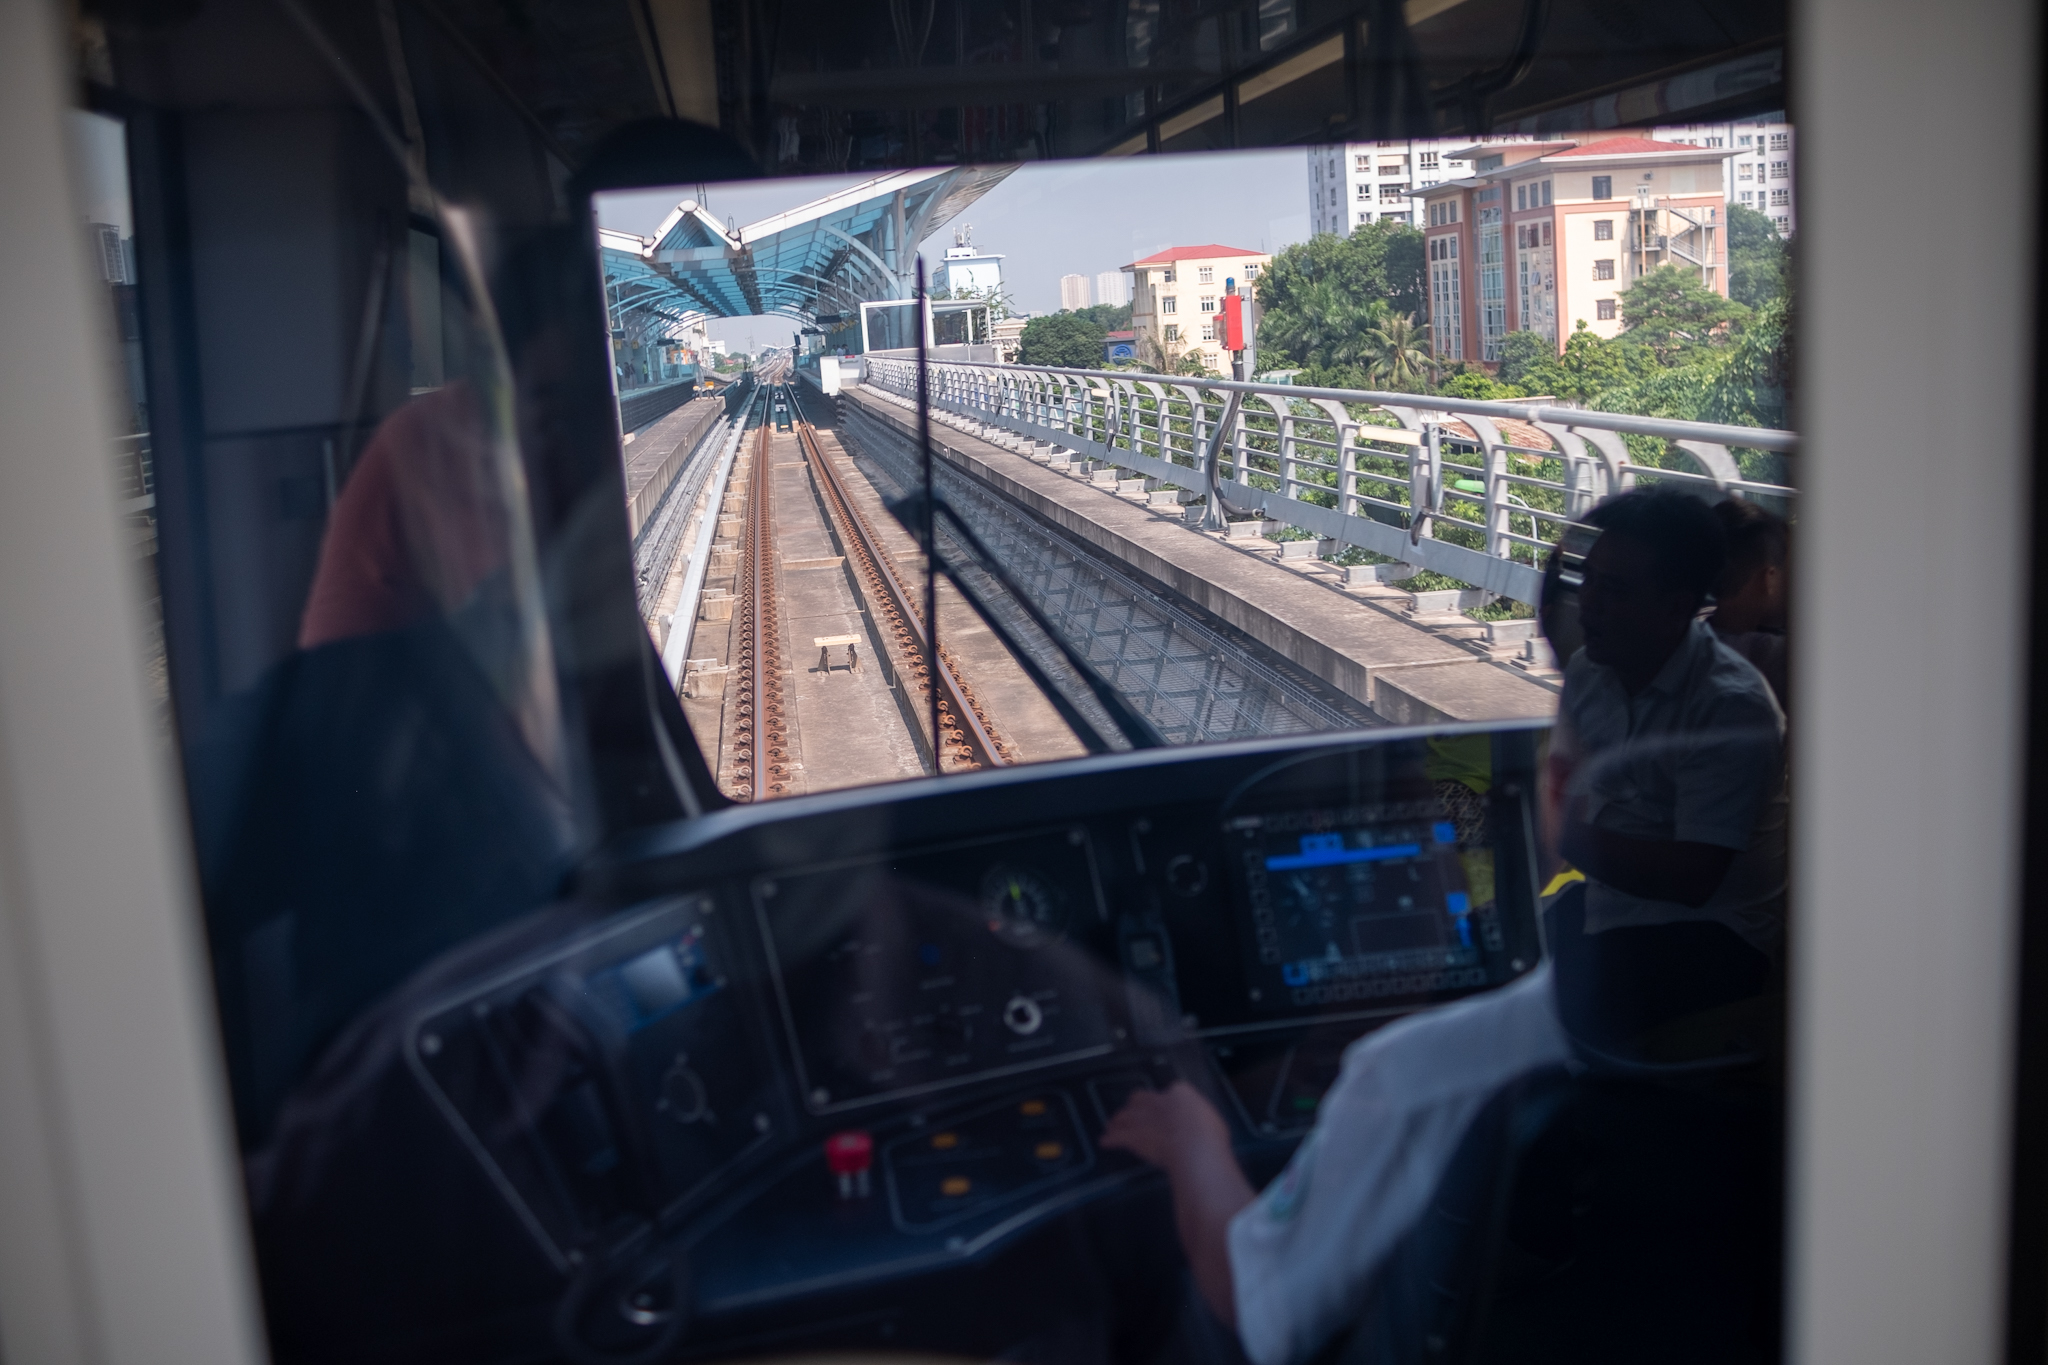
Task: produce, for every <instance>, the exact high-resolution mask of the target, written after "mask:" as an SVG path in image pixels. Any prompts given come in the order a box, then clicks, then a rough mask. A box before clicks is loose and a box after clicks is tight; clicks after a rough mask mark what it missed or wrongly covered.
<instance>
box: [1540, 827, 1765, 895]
mask: <svg viewBox="0 0 2048 1365" xmlns="http://www.w3.org/2000/svg"><path fill="white" fill-rule="evenodd" d="M1560 844H1561V847H1560V851H1561V852H1562V853H1563V854H1564V856H1565V858H1566V860H1567V861H1569V862H1570V863H1571V865H1572V866H1573V867H1576V868H1578V869H1579V870H1580V871H1581V872H1583V873H1585V874H1586V875H1587V876H1589V877H1592V878H1594V879H1595V880H1596V881H1600V882H1604V883H1606V884H1607V885H1608V886H1611V887H1613V888H1614V889H1615V890H1617V891H1625V892H1627V893H1628V894H1629V895H1631V896H1642V897H1645V898H1647V899H1649V900H1659V901H1676V902H1678V903H1679V904H1680V905H1689V906H1692V907H1694V908H1695V909H1696V908H1698V907H1699V906H1702V905H1705V904H1706V903H1707V902H1708V901H1709V900H1711V899H1712V898H1713V895H1714V892H1715V891H1716V890H1718V889H1719V888H1720V885H1721V879H1722V878H1724V877H1726V876H1727V875H1728V867H1729V865H1730V864H1731V863H1733V862H1734V861H1735V850H1734V849H1732V848H1723V847H1721V846H1720V845H1719V844H1702V843H1693V842H1690V841H1688V840H1683V839H1635V838H1631V837H1629V836H1628V835H1626V834H1616V833H1614V832H1613V831H1612V830H1605V829H1599V828H1597V827H1595V826H1593V825H1590V824H1587V823H1586V822H1585V821H1584V820H1582V819H1579V818H1577V816H1576V815H1569V816H1567V817H1566V820H1565V824H1564V837H1563V839H1562V840H1561V841H1560Z"/></svg>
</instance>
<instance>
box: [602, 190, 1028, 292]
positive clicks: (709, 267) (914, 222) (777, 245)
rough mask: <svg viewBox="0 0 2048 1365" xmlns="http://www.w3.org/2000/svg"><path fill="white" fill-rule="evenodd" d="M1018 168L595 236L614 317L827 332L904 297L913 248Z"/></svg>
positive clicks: (687, 207) (695, 208)
mask: <svg viewBox="0 0 2048 1365" xmlns="http://www.w3.org/2000/svg"><path fill="white" fill-rule="evenodd" d="M1013 169H1015V168H1014V167H1011V166H955V167H947V168H942V169H938V170H921V171H898V172H895V173H893V174H890V175H883V176H877V177H876V178H875V179H873V180H869V181H865V182H863V183H861V184H858V185H855V186H853V187H851V188H850V189H846V190H842V191H840V192H839V193H838V194H834V195H828V196H827V197H825V198H823V199H818V200H814V201H813V202H811V203H808V204H804V205H802V206H801V207H798V208H793V209H789V210H787V211H786V212H783V213H777V214H774V215H771V216H770V217H767V218H763V219H762V220H761V221H759V222H757V223H749V224H747V225H746V226H745V227H728V226H727V225H725V224H722V223H720V222H719V221H718V220H717V219H715V218H713V217H712V216H711V215H710V213H708V212H707V211H706V210H705V208H704V206H703V205H702V204H700V203H698V202H697V201H696V200H694V199H685V200H683V201H682V202H681V203H680V204H677V205H676V206H675V208H673V209H671V210H670V211H669V215H668V217H667V218H665V219H664V220H663V221H662V224H661V226H660V228H658V229H657V230H656V231H655V234H654V235H653V236H652V237H640V236H636V235H634V234H632V233H630V232H615V231H613V230H611V229H609V228H606V229H601V230H600V231H599V234H598V236H599V239H600V246H601V248H602V251H603V256H604V272H605V286H606V292H607V293H608V294H609V295H610V296H611V302H612V306H613V308H614V309H615V310H616V309H619V308H621V307H625V308H633V309H645V310H647V311H648V312H651V313H655V314H657V315H661V316H665V317H667V318H670V319H672V320H677V321H681V320H683V319H685V318H687V317H689V316H690V315H693V314H694V315H698V316H710V317H726V318H730V317H748V316H752V315H757V314H779V315H781V316H784V317H791V318H797V319H799V320H801V321H803V322H804V323H807V324H820V323H822V324H824V325H826V326H831V325H834V324H837V323H840V322H842V321H847V320H852V319H855V318H858V316H859V314H860V306H861V304H863V303H866V302H876V301H881V300H885V299H904V298H909V297H911V296H912V294H913V293H914V292H915V290H916V286H917V244H918V243H919V242H921V241H923V240H924V239H925V238H926V237H929V236H930V235H931V234H932V233H934V232H936V231H938V230H939V229H940V228H941V227H943V226H944V225H945V224H946V223H947V222H949V221H951V220H952V219H953V217H954V216H955V215H957V214H959V213H960V212H962V211H963V210H965V209H966V208H967V207H968V205H970V204H972V203H974V201H975V200H977V199H979V198H981V196H982V195H984V194H986V193H988V192H989V190H991V189H993V188H995V186H996V185H998V184H999V183H1001V182H1002V180H1003V178H1004V177H1005V176H1007V175H1008V174H1009V173H1010V172H1011V171H1012V170H1013Z"/></svg>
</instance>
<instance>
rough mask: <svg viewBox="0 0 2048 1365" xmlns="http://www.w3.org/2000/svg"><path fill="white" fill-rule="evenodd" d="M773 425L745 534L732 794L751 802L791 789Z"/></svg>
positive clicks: (752, 475) (765, 437)
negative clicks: (777, 561)
mask: <svg viewBox="0 0 2048 1365" xmlns="http://www.w3.org/2000/svg"><path fill="white" fill-rule="evenodd" d="M768 447H769V427H768V424H767V423H766V422H763V423H762V424H761V427H760V430H759V432H758V433H757V434H756V436H755V439H754V457H753V461H752V467H751V468H750V469H749V470H748V473H747V494H746V498H747V505H746V511H745V512H744V513H743V516H744V519H745V527H744V533H743V535H742V536H741V539H740V566H739V583H740V592H739V593H738V594H737V595H738V597H739V599H740V601H739V604H738V607H737V610H736V611H735V613H734V614H735V616H736V618H737V620H736V623H735V625H736V628H735V630H734V636H735V640H736V643H735V646H734V649H733V655H732V660H733V675H734V681H735V683H736V684H737V686H738V691H739V702H738V706H739V711H738V715H737V717H736V718H735V719H734V721H733V732H734V747H735V749H736V751H737V752H736V753H735V755H734V760H733V766H732V777H733V785H734V786H736V787H737V788H738V790H736V791H734V792H732V793H730V794H731V795H733V796H735V797H738V798H740V799H741V800H745V801H762V800H766V799H767V798H769V797H771V796H782V795H784V794H786V793H787V792H788V790H789V786H790V783H789V777H790V762H791V757H792V755H791V748H790V737H789V704H788V698H787V697H785V696H784V695H783V673H784V669H783V649H782V614H781V604H780V602H779V601H778V597H779V593H778V591H777V584H776V581H775V577H776V575H775V568H776V565H775V507H774V498H773V497H772V496H771V489H770V479H769V466H770V456H769V449H768Z"/></svg>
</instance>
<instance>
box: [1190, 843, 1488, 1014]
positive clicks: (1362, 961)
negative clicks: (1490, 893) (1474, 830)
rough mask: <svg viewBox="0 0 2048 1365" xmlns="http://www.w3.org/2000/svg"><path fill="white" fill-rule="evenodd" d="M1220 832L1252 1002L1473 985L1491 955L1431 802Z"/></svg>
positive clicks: (1461, 860) (1458, 852) (1321, 1000)
mask: <svg viewBox="0 0 2048 1365" xmlns="http://www.w3.org/2000/svg"><path fill="white" fill-rule="evenodd" d="M1228 833H1229V835H1230V837H1231V839H1232V842H1233V845H1234V847H1233V850H1232V852H1233V855H1234V856H1235V858H1236V859H1237V861H1238V864H1239V867H1240V868H1241V870H1242V873H1243V877H1244V885H1245V889H1246V897H1247V901H1248V906H1247V908H1248V910H1249V913H1248V914H1246V915H1245V916H1243V917H1242V919H1241V920H1240V925H1241V928H1242V931H1243V933H1244V935H1245V940H1246V941H1245V943H1244V949H1245V952H1246V954H1247V959H1248V962H1249V963H1251V964H1256V965H1254V966H1252V967H1251V970H1250V971H1249V972H1248V973H1247V975H1248V977H1249V978H1250V981H1249V990H1250V999H1251V1000H1252V1001H1253V1002H1254V1003H1261V1004H1263V1003H1267V1002H1268V1001H1271V1002H1273V1003H1282V1002H1284V1003H1286V1004H1289V1005H1296V1006H1303V1005H1309V1006H1313V1005H1328V1004H1337V1003H1343V1002H1346V1001H1354V1000H1370V999H1375V998H1379V997H1382V996H1388V995H1410V994H1416V993H1420V992H1429V991H1438V990H1445V989H1454V988H1457V987H1461V986H1484V985H1485V984H1486V968H1485V965H1484V963H1483V961H1482V953H1483V952H1484V950H1486V949H1487V948H1493V949H1498V948H1499V946H1500V927H1499V924H1498V922H1497V920H1496V919H1495V917H1494V915H1493V914H1492V913H1491V912H1492V906H1491V905H1490V904H1487V905H1483V906H1482V905H1481V904H1480V903H1479V902H1478V901H1477V900H1476V899H1475V897H1474V895H1473V891H1472V886H1471V884H1470V880H1469V878H1468V875H1467V869H1466V850H1465V848H1464V847H1463V845H1462V843H1461V841H1460V839H1459V837H1458V827H1457V825H1456V824H1455V823H1454V822H1452V821H1451V820H1449V819H1446V818H1444V815H1443V812H1442V809H1441V807H1439V806H1437V805H1436V804H1435V803H1433V802H1406V803H1393V804H1389V805H1385V806H1377V807H1365V808H1357V809H1351V810H1327V809H1325V810H1306V811H1290V812H1286V813H1284V814H1277V815H1246V816H1240V817H1238V818H1237V819H1235V820H1232V821H1231V822H1230V825H1229V829H1228Z"/></svg>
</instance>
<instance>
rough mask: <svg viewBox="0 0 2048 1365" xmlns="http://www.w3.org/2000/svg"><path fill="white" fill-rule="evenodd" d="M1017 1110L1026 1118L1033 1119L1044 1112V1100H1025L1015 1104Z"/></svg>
mask: <svg viewBox="0 0 2048 1365" xmlns="http://www.w3.org/2000/svg"><path fill="white" fill-rule="evenodd" d="M1017 1112H1018V1113H1020V1114H1022V1115H1023V1116H1024V1117H1025V1118H1027V1119H1035V1118H1037V1117H1038V1116H1039V1115H1040V1114H1043V1113H1044V1112H1045V1101H1044V1100H1026V1101H1024V1103H1022V1104H1020V1105H1018V1106H1017Z"/></svg>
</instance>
